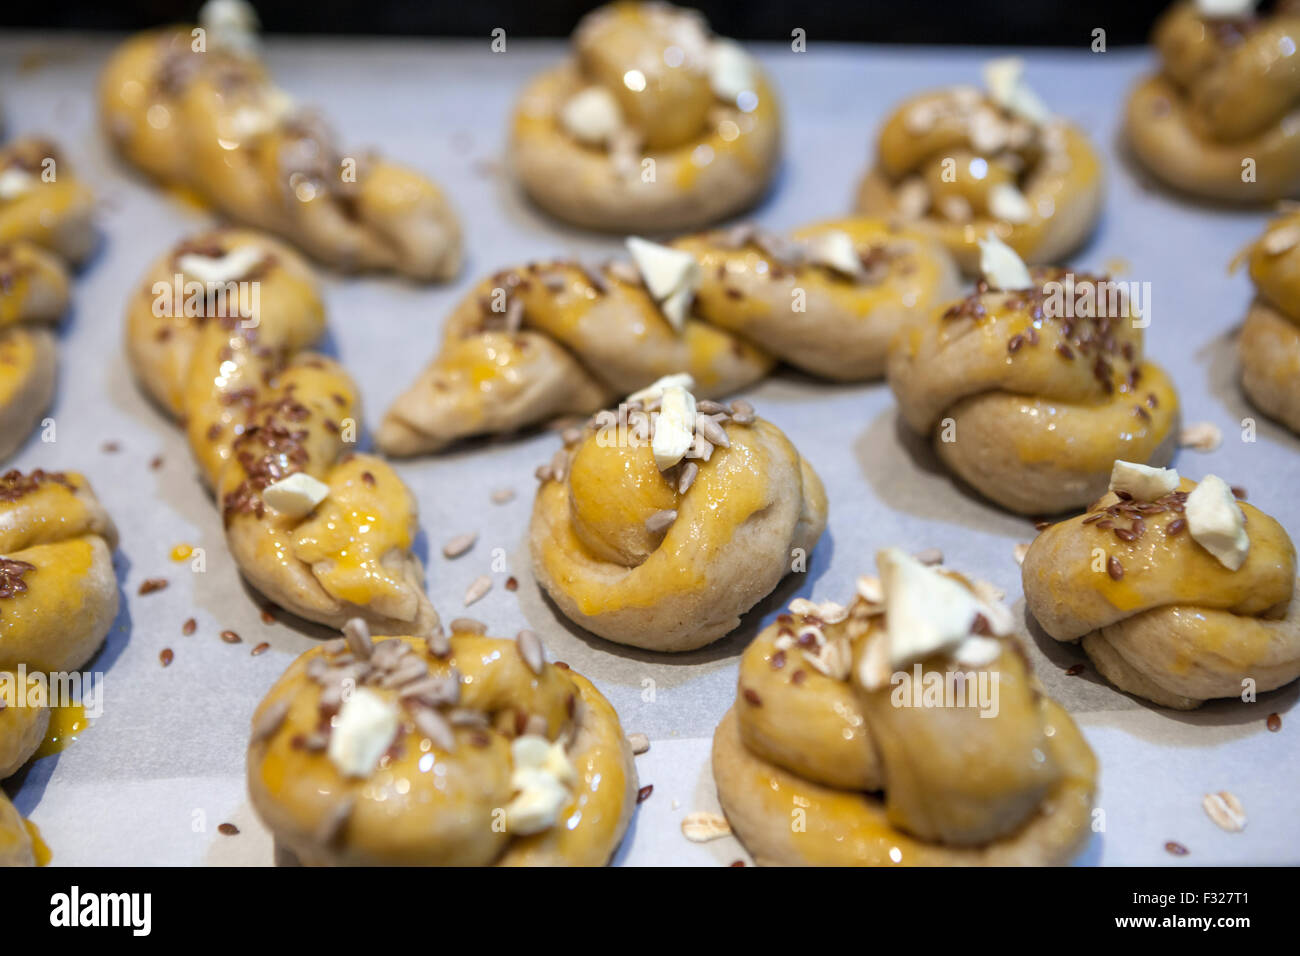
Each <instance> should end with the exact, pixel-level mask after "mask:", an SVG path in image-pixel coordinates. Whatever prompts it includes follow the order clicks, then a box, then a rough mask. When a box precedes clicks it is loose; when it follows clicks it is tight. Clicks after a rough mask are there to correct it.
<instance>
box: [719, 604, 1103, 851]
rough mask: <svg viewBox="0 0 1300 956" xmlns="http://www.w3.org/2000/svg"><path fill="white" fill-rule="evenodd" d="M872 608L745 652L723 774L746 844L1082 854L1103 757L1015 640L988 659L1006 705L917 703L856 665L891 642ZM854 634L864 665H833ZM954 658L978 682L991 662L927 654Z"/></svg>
mask: <svg viewBox="0 0 1300 956" xmlns="http://www.w3.org/2000/svg"><path fill="white" fill-rule="evenodd" d="M861 610H862V604H861V602H859V603H858V604H857V605H855V608H854V610H853V611H852V612H851V616H850V618H849V620H848V621H846V622H842V623H836V624H830V625H827V624H824V623H820V622H818V621H817V620H816V619H815V617H813V618H810V617H809V616H807V615H803V614H793V613H791V614H788V615H783V616H782V617H780V618H778V620H777V622H776V623H774V624H772V625H771V626H769V627H768V628H766V629H765V630H764V631H763V632H762V633H761V634H760V635H759V636H758V637H757V638H756V639H755V640H754V642H753V643H752V644H751V645H750V646H749V647H748V648H747V649H746V651H745V653H744V655H743V657H742V658H741V667H740V680H739V688H738V693H737V696H736V702H735V704H734V706H733V707H732V709H731V710H730V711H728V713H727V715H726V716H725V717H724V718H723V720H722V723H721V724H720V725H719V726H718V729H717V732H716V733H715V734H714V738H713V773H714V779H715V781H716V782H717V786H718V797H719V800H720V801H721V803H722V807H723V809H724V810H725V812H726V815H727V819H728V821H729V822H730V824H731V827H732V830H733V832H734V833H735V834H736V836H737V837H738V838H739V839H740V840H741V842H742V843H744V844H745V847H746V849H748V850H749V851H750V853H751V854H753V856H754V858H755V859H756V860H757V861H758V862H759V863H760V864H766V865H787V866H982V865H987V866H1008V865H1053V864H1062V863H1066V862H1068V861H1069V860H1070V859H1071V858H1072V857H1073V856H1074V855H1075V854H1076V853H1077V852H1078V851H1079V850H1080V849H1081V848H1082V846H1083V845H1084V844H1085V843H1086V842H1087V840H1088V838H1089V836H1090V835H1091V829H1090V822H1091V811H1092V797H1093V792H1094V789H1095V785H1096V773H1097V763H1096V758H1095V757H1094V756H1093V754H1092V751H1091V750H1090V749H1089V747H1088V745H1087V743H1086V742H1085V741H1084V739H1083V737H1082V735H1081V734H1080V733H1079V731H1078V728H1077V727H1075V725H1074V722H1073V721H1072V720H1071V719H1070V717H1069V715H1068V714H1066V712H1065V711H1064V710H1063V709H1062V708H1061V707H1060V706H1059V705H1058V704H1057V703H1056V702H1055V701H1053V700H1051V699H1050V698H1047V697H1044V696H1043V695H1042V694H1041V692H1040V691H1039V689H1038V687H1037V684H1036V682H1035V681H1034V680H1033V677H1032V675H1031V674H1030V673H1029V672H1028V670H1027V665H1026V662H1025V659H1024V657H1023V655H1022V654H1021V653H1020V652H1019V649H1018V648H1016V647H1014V641H1015V638H1012V639H1011V640H1010V641H1006V642H1004V647H1003V651H1002V653H1001V654H1000V655H999V656H998V657H996V658H995V659H994V660H993V661H991V662H990V663H989V664H987V665H986V666H985V667H984V668H982V670H985V671H987V672H988V674H996V675H997V680H998V685H997V686H998V708H997V712H996V714H995V715H994V716H991V717H989V716H983V715H982V712H981V711H980V710H978V709H974V708H972V707H943V706H935V707H903V706H898V705H897V704H896V703H895V701H894V699H893V698H894V695H895V693H897V692H899V690H900V689H896V688H895V687H893V686H890V685H888V684H887V685H885V686H882V687H880V688H878V689H875V690H870V691H868V690H866V689H865V688H864V687H863V686H862V685H861V684H860V683H859V682H858V681H857V680H856V679H854V678H853V677H852V676H850V675H851V674H853V673H855V672H856V670H857V668H858V666H859V664H860V662H861V660H862V656H863V655H864V654H866V653H867V646H868V643H869V642H870V641H873V640H878V639H880V629H881V627H882V625H881V618H880V617H878V616H877V617H873V618H861V617H858V614H859V612H860V611H861ZM810 625H811V634H815V635H816V640H812V639H811V637H810ZM840 643H843V644H844V650H843V651H841V653H846V654H848V655H850V660H851V662H852V663H851V666H849V667H847V668H846V671H844V672H838V673H837V672H835V671H834V670H833V668H828V667H827V666H826V665H825V663H819V661H820V662H825V661H827V660H832V661H833V660H834V656H833V655H829V654H828V653H827V652H826V651H825V650H823V648H824V647H826V646H827V645H828V644H829V645H836V644H840ZM814 657H815V658H816V660H814ZM845 663H848V662H847V661H846V662H845ZM917 666H918V667H919V666H921V665H917ZM954 668H956V669H959V670H961V671H963V672H970V673H971V675H972V677H974V678H976V679H978V673H979V671H980V670H981V668H970V667H966V666H961V665H957V664H955V663H954V662H952V661H951V660H947V661H946V663H945V658H944V656H943V655H934V656H933V657H932V658H931V659H929V660H927V661H926V662H925V663H924V670H925V672H926V673H927V674H928V673H929V672H931V671H943V670H945V669H947V670H948V671H952V670H953V669H954ZM907 672H908V674H909V675H910V673H911V668H908V669H907ZM987 679H988V678H987V677H986V680H987Z"/></svg>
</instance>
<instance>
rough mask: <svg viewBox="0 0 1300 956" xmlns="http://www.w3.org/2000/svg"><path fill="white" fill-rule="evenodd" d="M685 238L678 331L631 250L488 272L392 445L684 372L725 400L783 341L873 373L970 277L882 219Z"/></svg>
mask: <svg viewBox="0 0 1300 956" xmlns="http://www.w3.org/2000/svg"><path fill="white" fill-rule="evenodd" d="M827 240H839V241H840V242H841V243H844V244H846V246H845V249H846V251H847V254H848V260H847V263H845V262H838V261H837V262H836V264H835V265H834V266H832V265H829V264H828V260H827V258H825V257H824V255H823V254H821V253H819V252H818V248H819V246H820V245H821V244H823V243H825V242H826V241H827ZM672 246H673V248H675V249H677V250H679V251H682V252H687V253H690V254H691V255H692V256H693V257H694V258H695V259H696V261H697V262H698V263H699V265H700V274H701V278H700V283H699V286H698V289H696V292H695V298H694V305H693V307H692V309H691V312H690V314H689V316H688V317H687V319H686V321H685V325H684V327H683V329H682V331H681V332H680V333H679V332H677V331H675V330H674V329H673V327H672V326H671V325H670V324H669V322H668V321H667V319H665V317H664V315H663V314H662V312H661V311H660V309H659V307H658V306H656V304H655V301H654V299H653V298H651V296H650V294H649V292H648V291H647V290H646V287H645V284H644V282H643V280H642V277H641V276H640V274H639V273H638V272H637V270H636V269H635V268H633V267H632V266H630V265H628V264H627V263H623V262H615V263H609V264H606V265H605V266H602V267H601V268H600V269H588V268H584V267H582V266H579V265H577V264H575V263H570V262H551V263H531V264H529V265H527V266H525V267H523V268H517V269H510V270H506V271H503V272H499V273H497V274H496V275H494V276H491V277H490V278H488V279H485V280H483V281H482V282H480V283H479V285H478V286H477V287H476V288H475V289H474V291H473V292H472V293H471V294H470V295H469V296H467V297H466V298H465V299H464V300H463V301H462V302H461V303H460V305H458V306H457V307H456V309H455V310H454V311H453V312H452V314H451V316H450V317H449V319H448V320H447V323H446V326H445V328H444V330H443V344H442V348H441V350H440V352H439V354H438V355H437V357H436V358H435V359H434V360H433V362H431V363H430V364H429V365H428V366H427V367H426V368H425V369H424V371H423V372H422V373H421V374H420V377H419V378H418V379H417V380H416V382H415V383H414V384H413V385H412V386H411V387H410V388H409V389H407V391H406V392H404V393H403V394H402V395H401V396H400V397H399V398H398V399H397V400H396V401H395V402H394V403H393V405H392V407H391V408H390V409H389V411H388V412H387V414H386V415H385V416H384V421H383V424H382V425H381V426H380V429H379V434H378V443H379V445H380V447H381V448H383V449H384V451H385V452H387V453H388V454H390V455H413V454H421V453H424V452H434V451H438V450H441V449H442V448H445V447H446V446H448V445H449V444H452V443H453V442H455V441H457V440H459V439H463V438H467V437H471V436H478V435H486V434H497V433H501V432H508V431H513V430H516V429H519V428H523V427H526V426H529V425H533V424H537V423H539V422H544V421H546V420H548V419H551V418H556V417H560V416H564V415H589V414H591V413H592V412H595V411H597V410H598V409H600V408H603V407H604V406H606V405H608V404H609V403H610V402H612V401H613V400H614V399H615V398H617V397H618V396H621V395H627V394H630V393H631V392H633V391H636V390H637V389H640V388H643V387H645V386H647V385H649V384H650V383H651V382H654V381H655V380H657V379H659V378H661V377H663V376H664V375H668V374H672V373H675V372H679V371H685V372H688V373H689V374H690V375H691V376H692V377H693V378H694V379H695V382H696V383H697V388H698V391H699V394H700V396H701V397H705V398H718V397H721V396H723V395H726V394H729V393H732V392H735V391H736V390H738V389H740V388H743V387H745V386H746V385H748V384H750V383H752V382H754V381H756V380H757V379H759V378H761V377H762V376H763V375H765V374H766V373H767V372H768V370H769V369H770V368H771V367H772V364H773V360H772V358H770V357H769V354H770V355H775V356H777V357H779V358H780V359H782V360H784V361H786V362H789V363H790V364H791V365H794V366H796V367H798V368H801V369H803V370H804V371H806V372H809V373H811V374H814V375H818V376H821V377H824V378H828V379H833V380H838V381H857V380H861V379H865V378H873V377H875V376H878V375H880V374H882V372H883V371H884V366H885V355H886V352H887V349H888V345H889V342H890V340H891V339H892V338H893V336H894V335H895V334H896V333H897V332H898V330H899V329H900V328H901V327H902V325H903V324H904V323H905V322H906V321H908V320H909V319H910V318H911V317H912V316H914V315H917V314H921V313H927V312H930V311H932V310H933V309H934V308H935V307H936V306H937V305H938V304H939V303H941V302H945V301H948V300H949V299H951V298H954V297H955V296H956V295H957V294H958V288H959V282H958V276H957V272H956V269H955V267H954V266H953V264H952V261H951V259H950V258H949V256H948V254H947V253H946V251H945V250H944V249H943V248H942V246H940V245H939V244H938V243H936V242H934V241H933V240H931V239H928V238H926V237H925V236H922V235H920V234H918V233H915V232H910V231H907V230H903V229H896V228H893V227H891V226H889V225H887V224H886V223H884V222H883V221H879V220H870V219H843V220H836V221H831V222H824V223H817V224H814V225H810V226H808V227H805V228H804V229H801V230H799V231H797V232H796V233H795V234H794V236H793V238H792V240H787V239H784V238H781V237H778V236H774V235H771V234H768V233H765V232H763V231H761V230H759V229H757V228H755V227H753V226H749V225H745V226H737V227H734V228H732V229H728V230H723V231H716V232H710V233H704V234H700V235H696V236H687V237H684V238H682V239H678V240H677V241H675V242H673V243H672ZM846 268H851V269H852V271H851V272H849V273H846V272H845V271H844V270H845V269H846Z"/></svg>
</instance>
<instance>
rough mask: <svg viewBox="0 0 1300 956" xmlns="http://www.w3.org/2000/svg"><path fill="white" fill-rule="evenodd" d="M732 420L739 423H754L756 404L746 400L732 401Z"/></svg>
mask: <svg viewBox="0 0 1300 956" xmlns="http://www.w3.org/2000/svg"><path fill="white" fill-rule="evenodd" d="M731 420H732V421H734V422H735V423H736V424H737V425H752V424H753V423H754V406H753V405H751V404H749V402H745V401H740V400H737V401H734V402H732V403H731Z"/></svg>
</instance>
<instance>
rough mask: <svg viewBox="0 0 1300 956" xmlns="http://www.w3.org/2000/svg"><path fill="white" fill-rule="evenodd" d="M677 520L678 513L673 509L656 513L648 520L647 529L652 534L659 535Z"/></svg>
mask: <svg viewBox="0 0 1300 956" xmlns="http://www.w3.org/2000/svg"><path fill="white" fill-rule="evenodd" d="M676 520H677V512H676V511H674V510H672V509H671V508H666V509H664V510H663V511H656V512H655V513H654V514H652V515H651V516H650V517H648V518H646V519H645V529H646V530H647V531H649V532H650V533H651V534H658V533H659V532H660V531H663V530H664V529H666V528H667V527H669V526H670V525H671V524H672V523H673V522H674V521H676Z"/></svg>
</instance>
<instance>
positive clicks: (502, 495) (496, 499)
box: [492, 488, 515, 505]
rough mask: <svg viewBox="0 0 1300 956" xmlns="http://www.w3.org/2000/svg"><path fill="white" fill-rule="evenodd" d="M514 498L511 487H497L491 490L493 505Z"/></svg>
mask: <svg viewBox="0 0 1300 956" xmlns="http://www.w3.org/2000/svg"><path fill="white" fill-rule="evenodd" d="M514 500H515V490H514V489H513V488H498V489H497V490H496V491H494V492H492V503H493V504H494V505H504V504H509V503H510V502H512V501H514Z"/></svg>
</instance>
